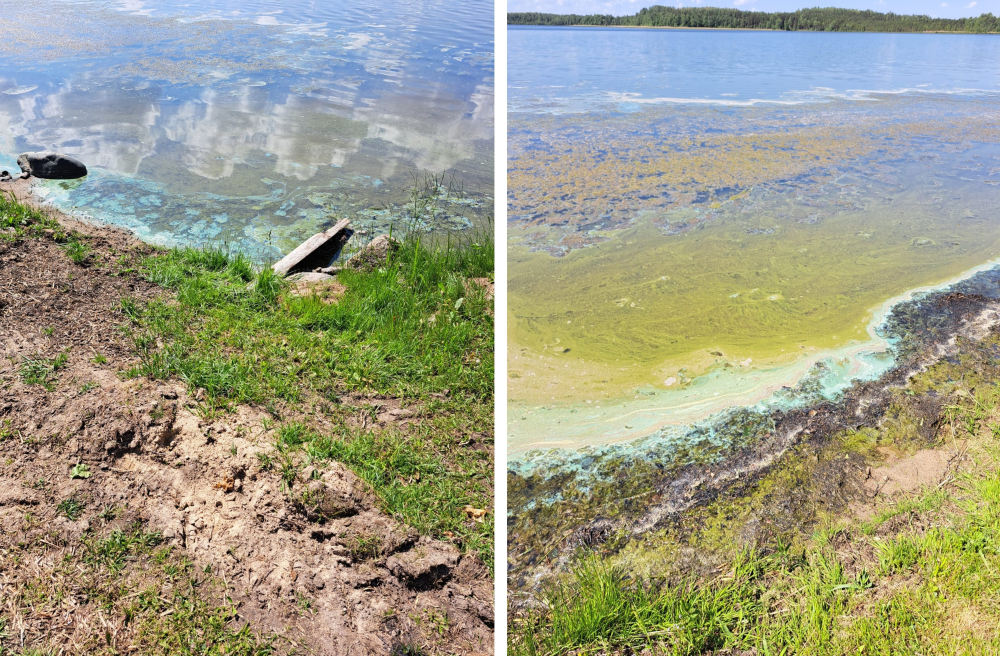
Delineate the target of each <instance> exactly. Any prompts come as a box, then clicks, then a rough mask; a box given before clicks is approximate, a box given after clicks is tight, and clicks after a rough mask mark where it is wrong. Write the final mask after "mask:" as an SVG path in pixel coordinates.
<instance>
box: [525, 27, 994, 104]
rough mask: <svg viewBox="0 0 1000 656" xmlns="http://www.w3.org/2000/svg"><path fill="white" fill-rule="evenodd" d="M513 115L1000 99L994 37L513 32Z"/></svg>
mask: <svg viewBox="0 0 1000 656" xmlns="http://www.w3.org/2000/svg"><path fill="white" fill-rule="evenodd" d="M507 47H508V53H509V54H508V58H507V61H508V80H509V87H510V89H509V92H508V102H509V104H510V111H511V112H513V113H521V112H537V111H582V110H586V109H595V108H602V109H606V108H607V106H608V103H616V104H617V103H621V102H623V101H629V100H631V101H634V102H640V103H648V102H661V103H665V102H677V101H682V102H712V103H716V104H734V105H738V104H751V103H759V102H766V103H779V102H780V103H796V102H808V101H815V100H820V99H832V98H859V97H864V95H865V92H866V91H883V92H885V91H888V92H903V91H911V92H912V91H918V90H919V91H924V92H945V93H956V92H966V93H967V92H970V91H983V92H998V91H1000V39H997V38H996V37H995V36H993V35H944V34H942V35H930V34H852V33H836V32H830V33H818V32H770V31H729V30H663V29H631V28H629V29H624V28H599V27H595V28H550V27H509V28H508V29H507Z"/></svg>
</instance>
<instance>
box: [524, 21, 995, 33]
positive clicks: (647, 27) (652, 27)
mask: <svg viewBox="0 0 1000 656" xmlns="http://www.w3.org/2000/svg"><path fill="white" fill-rule="evenodd" d="M507 27H508V28H511V27H543V28H577V27H594V28H603V29H632V30H688V31H703V32H789V33H795V32H807V33H811V34H955V35H958V36H996V35H998V34H1000V32H959V31H957V30H921V31H919V32H917V31H913V32H896V31H889V32H879V31H874V30H778V29H771V28H769V27H759V28H758V27H683V26H680V25H582V24H577V25H537V24H528V23H507Z"/></svg>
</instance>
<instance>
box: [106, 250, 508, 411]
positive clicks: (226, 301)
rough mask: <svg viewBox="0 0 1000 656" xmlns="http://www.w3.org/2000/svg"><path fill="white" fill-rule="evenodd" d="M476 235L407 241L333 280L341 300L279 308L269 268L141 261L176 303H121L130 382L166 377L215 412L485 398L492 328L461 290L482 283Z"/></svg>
mask: <svg viewBox="0 0 1000 656" xmlns="http://www.w3.org/2000/svg"><path fill="white" fill-rule="evenodd" d="M483 236H484V239H482V240H480V241H472V242H470V243H465V244H462V245H460V246H458V247H453V246H451V247H444V248H428V247H426V246H425V245H423V244H422V243H421V242H420V241H419V239H417V238H407V239H406V240H404V242H403V245H402V248H401V249H400V250H399V252H398V253H397V254H396V255H395V257H394V259H393V261H392V262H391V263H390V264H389V265H388V266H386V267H385V268H383V269H380V270H378V271H375V272H369V273H363V272H353V271H345V272H343V273H341V274H340V276H339V280H340V282H342V283H343V284H345V285H346V286H347V287H348V289H349V290H350V292H349V293H348V294H347V295H346V296H345V298H344V299H342V300H341V301H340V302H338V303H336V304H332V305H328V304H324V303H323V302H322V301H320V300H319V299H317V298H315V297H311V296H306V297H296V296H290V295H285V296H281V297H280V302H279V295H280V294H281V291H282V286H283V282H282V281H281V279H279V278H277V277H276V276H275V275H274V274H273V273H272V272H271V271H270V269H264V270H262V271H261V272H260V273H257V274H255V273H254V272H253V269H252V267H251V264H250V262H249V260H247V259H246V258H245V257H243V256H242V255H240V254H230V253H226V252H225V251H222V250H205V251H201V250H191V249H179V250H174V251H171V252H169V253H167V254H165V255H163V256H158V257H150V258H148V259H147V260H146V261H145V264H144V275H145V276H146V278H147V279H149V280H150V281H152V282H155V283H157V284H160V285H162V286H164V287H167V288H170V289H173V290H175V291H176V294H177V301H178V303H177V304H169V303H166V302H153V303H150V304H147V305H145V306H142V307H140V305H139V304H138V303H137V302H135V301H133V300H130V299H129V300H126V301H124V302H123V303H122V307H121V311H122V312H123V314H125V315H126V316H127V317H128V318H129V319H130V320H131V323H132V325H133V330H132V337H133V340H134V342H135V344H136V348H137V349H138V351H139V352H140V354H141V356H142V364H141V365H140V366H139V367H137V368H136V369H135V370H134V372H133V374H134V375H148V376H155V377H164V376H170V375H176V376H178V377H180V378H181V379H182V380H184V381H186V382H187V383H188V384H189V385H190V386H191V387H192V388H193V389H196V388H203V389H205V391H206V392H207V394H208V397H209V401H210V403H212V404H214V405H217V406H221V405H227V404H228V403H232V402H236V403H258V404H264V403H266V402H267V401H268V400H270V399H280V400H283V401H289V402H296V401H299V400H301V399H302V392H303V389H304V387H307V388H308V387H311V388H312V389H314V390H321V391H327V393H330V392H335V391H350V390H363V391H372V392H379V393H383V394H391V395H394V396H411V397H412V396H419V395H422V394H429V393H433V392H441V391H443V390H445V389H448V390H450V391H451V392H452V393H454V394H462V395H466V396H469V397H475V398H477V399H491V398H492V380H493V361H492V353H493V319H492V317H491V316H489V314H488V313H487V311H486V309H487V303H486V300H485V298H484V295H483V293H482V292H481V291H477V290H476V289H468V285H466V284H465V281H466V280H467V279H468V278H472V277H489V276H490V275H492V267H493V246H492V242H491V241H489V239H488V236H486V235H483ZM251 283H252V284H251ZM460 299H464V300H463V302H462V303H458V301H459V300H460ZM456 306H457V307H456ZM192 326H194V327H195V328H194V329H192ZM154 338H159V339H161V340H164V342H165V343H166V346H164V347H163V348H157V347H155V341H154ZM303 382H305V383H306V385H305V386H303V385H302V383H303Z"/></svg>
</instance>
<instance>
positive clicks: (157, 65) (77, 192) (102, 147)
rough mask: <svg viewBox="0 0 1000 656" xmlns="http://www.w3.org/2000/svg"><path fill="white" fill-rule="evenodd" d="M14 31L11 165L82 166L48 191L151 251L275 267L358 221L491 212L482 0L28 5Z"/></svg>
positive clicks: (7, 33)
mask: <svg viewBox="0 0 1000 656" xmlns="http://www.w3.org/2000/svg"><path fill="white" fill-rule="evenodd" d="M0 34H3V39H0V56H3V57H4V59H5V60H6V61H7V62H8V66H7V67H5V70H4V71H3V72H2V73H0V163H2V165H3V166H4V168H8V169H14V170H15V171H16V170H17V167H16V164H15V162H14V160H15V158H16V156H17V154H18V153H20V152H24V151H29V150H48V149H53V150H58V151H61V152H64V153H67V154H70V155H74V156H76V157H78V158H79V159H81V160H82V161H84V162H85V163H86V164H87V165H88V166H89V167H90V171H91V173H90V175H88V177H87V178H86V179H85V180H83V181H81V182H73V183H56V182H51V181H49V182H45V183H43V184H42V185H41V186H40V188H39V192H40V193H42V194H43V195H45V196H46V197H47V198H48V200H49V201H51V202H52V203H54V204H55V205H57V206H58V207H60V208H63V209H67V210H73V211H76V212H78V213H80V214H83V215H88V216H90V217H93V218H94V219H96V220H98V221H101V222H106V223H111V224H115V225H119V226H123V227H126V228H129V229H131V230H133V231H134V232H136V233H137V234H138V235H139V236H140V237H141V238H143V239H145V240H147V241H150V242H153V243H157V244H163V245H175V244H195V245H200V244H205V243H223V242H225V243H228V244H230V245H231V246H232V247H235V248H238V249H241V250H244V251H246V252H248V253H251V254H252V255H254V256H255V257H256V258H257V259H259V260H266V259H269V258H275V257H278V256H280V255H281V254H282V253H284V252H287V251H288V250H290V249H291V248H292V247H294V246H295V245H297V243H298V242H299V241H301V239H303V238H305V237H308V236H310V235H312V234H314V233H315V232H317V231H318V230H321V229H325V228H326V227H328V226H329V225H332V224H333V223H334V222H335V221H336V220H337V219H340V218H344V217H347V218H351V219H352V220H353V221H354V222H355V224H356V225H358V227H360V228H362V229H364V228H368V229H369V232H371V233H374V232H377V231H381V230H385V229H387V228H388V226H389V225H390V224H394V225H396V227H397V229H400V228H401V227H402V226H401V224H408V225H410V224H412V225H415V226H417V227H419V228H421V229H427V230H462V229H465V228H468V227H470V226H472V225H475V224H477V223H481V222H483V221H485V220H488V218H487V217H488V214H489V213H490V212H491V204H492V193H493V192H492V189H493V165H492V157H493V154H492V153H493V117H494V109H493V10H492V3H491V2H488V1H487V0H472V1H465V2H459V1H457V0H440V1H437V2H435V1H431V2H421V3H410V2H401V1H393V0H390V1H389V2H379V3H376V2H371V1H365V0H358V1H352V2H341V3H314V2H306V1H303V0H291V1H286V2H270V1H267V2H253V3H244V2H235V1H232V0H209V1H206V2H198V3H190V2H178V1H175V0H158V1H157V0H153V1H140V0H124V1H122V2H79V1H73V2H71V1H68V0H67V1H61V2H60V1H56V2H47V3H17V4H12V5H10V6H9V7H5V9H4V11H3V13H2V14H0ZM414 189H419V190H420V193H422V194H423V195H424V196H429V197H433V202H431V203H430V204H429V206H427V204H425V203H418V204H417V206H418V207H419V208H421V209H424V208H425V206H427V207H426V209H424V211H423V212H421V213H420V216H413V205H412V203H411V202H410V201H411V200H412V197H411V192H412V191H413V190H414ZM408 203H410V209H409V210H408V209H407V204H408Z"/></svg>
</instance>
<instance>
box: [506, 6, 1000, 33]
mask: <svg viewBox="0 0 1000 656" xmlns="http://www.w3.org/2000/svg"><path fill="white" fill-rule="evenodd" d="M507 24H508V25H553V26H556V25H563V26H572V25H593V26H609V27H700V28H729V29H748V30H785V31H797V30H808V31H814V32H964V33H974V34H988V33H997V32H1000V16H994V15H993V14H992V13H987V14H983V15H981V16H979V17H978V18H931V17H930V16H925V15H906V14H895V13H893V12H888V13H884V14H883V13H880V12H877V11H872V10H870V9H865V10H859V9H837V8H835V7H828V8H818V7H817V8H814V9H799V10H797V11H792V12H765V11H743V10H740V9H723V8H718V7H683V8H679V9H678V8H674V7H664V6H662V5H655V6H653V7H647V8H644V9H642V10H640V11H639V13H637V14H633V15H631V16H612V15H610V14H603V15H602V14H589V15H580V14H545V13H539V12H510V13H508V14H507Z"/></svg>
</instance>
